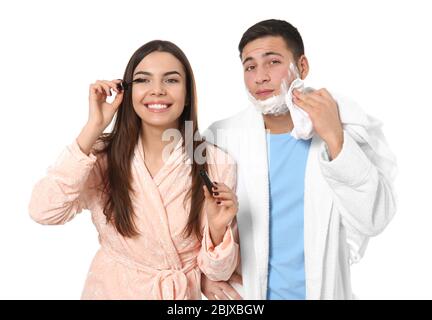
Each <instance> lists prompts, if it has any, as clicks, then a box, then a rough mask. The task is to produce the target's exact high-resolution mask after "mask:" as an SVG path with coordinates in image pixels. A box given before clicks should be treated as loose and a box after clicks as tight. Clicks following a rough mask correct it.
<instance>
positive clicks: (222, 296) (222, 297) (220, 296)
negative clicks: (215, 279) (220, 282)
mask: <svg viewBox="0 0 432 320" xmlns="http://www.w3.org/2000/svg"><path fill="white" fill-rule="evenodd" d="M215 297H216V299H217V300H231V299H230V298H229V297H228V296H227V295H226V294H225V292H223V291H222V290H218V291H217V292H216V293H215Z"/></svg>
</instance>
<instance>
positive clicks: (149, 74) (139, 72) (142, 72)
mask: <svg viewBox="0 0 432 320" xmlns="http://www.w3.org/2000/svg"><path fill="white" fill-rule="evenodd" d="M138 74H142V75H144V76H152V75H153V73H151V72H147V71H138V72H136V73H135V74H134V76H136V75H138ZM172 74H178V75H179V76H180V77H181V74H180V72H178V71H175V70H174V71H168V72H165V73H164V74H163V76H164V77H166V76H170V75H172Z"/></svg>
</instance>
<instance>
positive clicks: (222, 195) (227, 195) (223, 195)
mask: <svg viewBox="0 0 432 320" xmlns="http://www.w3.org/2000/svg"><path fill="white" fill-rule="evenodd" d="M213 197H214V198H215V199H217V200H218V201H224V200H231V201H233V202H237V196H236V195H235V194H234V193H233V192H217V194H214V193H213Z"/></svg>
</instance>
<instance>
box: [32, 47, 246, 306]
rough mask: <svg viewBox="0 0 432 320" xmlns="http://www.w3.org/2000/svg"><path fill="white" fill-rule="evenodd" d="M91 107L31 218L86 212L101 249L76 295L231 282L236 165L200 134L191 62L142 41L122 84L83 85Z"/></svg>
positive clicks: (170, 290) (190, 293)
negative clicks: (203, 279)
mask: <svg viewBox="0 0 432 320" xmlns="http://www.w3.org/2000/svg"><path fill="white" fill-rule="evenodd" d="M112 91H113V92H115V93H116V96H115V98H114V100H113V101H112V102H111V103H109V102H107V97H108V96H111V95H112ZM89 105H90V106H89V118H88V121H87V123H86V125H85V126H84V127H83V129H82V131H81V133H80V134H79V136H78V137H77V138H76V139H75V140H74V141H73V142H72V143H71V144H70V145H69V146H67V148H66V149H65V150H64V152H63V153H62V155H61V156H60V157H59V159H58V160H57V162H55V164H54V165H53V166H51V167H50V168H49V169H48V172H47V175H46V176H45V177H44V178H43V179H41V180H40V181H39V182H38V183H37V184H36V185H35V186H34V189H33V193H32V197H31V200H30V205H29V211H30V215H31V217H32V218H33V219H34V220H35V221H37V222H39V223H41V224H64V223H65V222H67V221H70V220H71V219H72V218H73V217H75V215H76V214H77V213H80V212H81V211H82V210H83V209H88V210H90V211H91V213H92V220H93V222H94V224H95V226H96V229H97V231H98V233H99V242H100V245H101V246H100V249H99V250H98V252H97V253H96V256H95V258H94V260H93V262H92V264H91V267H90V271H89V273H88V276H87V280H86V283H85V287H84V291H83V294H82V298H83V299H200V298H201V288H200V279H201V272H203V273H204V274H205V275H206V276H207V277H208V278H209V279H211V280H214V281H219V280H227V279H228V278H230V276H231V274H232V273H233V271H234V270H235V268H236V266H237V265H238V262H239V245H238V243H237V241H238V240H237V239H238V236H237V234H236V232H237V228H236V222H235V215H236V212H237V208H238V204H237V198H236V196H235V192H234V190H235V186H236V177H235V169H236V168H235V164H234V161H233V160H232V159H231V158H230V157H229V156H228V155H227V154H226V153H224V152H223V151H221V150H219V149H217V148H216V147H215V146H213V145H210V144H207V143H205V142H202V140H201V138H200V136H199V131H198V126H197V110H196V108H197V105H196V92H195V82H194V76H193V72H192V69H191V66H190V64H189V61H188V60H187V58H186V56H185V55H184V53H183V52H182V51H181V50H180V49H179V48H178V47H177V46H176V45H174V44H173V43H171V42H167V41H159V40H158V41H152V42H149V43H147V44H145V45H144V46H142V47H141V48H139V49H138V50H137V51H136V52H135V53H134V54H133V56H132V57H131V59H130V61H129V63H128V65H127V67H126V71H125V73H124V78H123V81H122V80H113V81H96V82H95V83H93V84H91V85H90V93H89ZM114 115H116V119H115V123H114V126H113V129H112V131H111V132H110V133H103V131H104V130H105V129H106V128H107V127H108V125H109V124H110V122H111V121H112V119H113V118H114ZM188 131H189V132H188ZM176 132H177V133H178V138H177V139H176V137H175V136H174V141H171V140H172V139H171V140H168V141H166V140H167V139H166V136H167V134H172V133H176ZM189 136H190V137H189ZM197 155H198V156H197ZM197 157H198V158H203V159H204V160H205V161H197ZM201 160H202V159H201ZM200 170H205V171H207V172H208V174H209V176H210V179H211V180H212V181H214V182H213V184H214V186H215V188H213V190H211V192H209V190H208V189H207V187H206V186H205V184H204V183H203V181H202V179H201V177H200Z"/></svg>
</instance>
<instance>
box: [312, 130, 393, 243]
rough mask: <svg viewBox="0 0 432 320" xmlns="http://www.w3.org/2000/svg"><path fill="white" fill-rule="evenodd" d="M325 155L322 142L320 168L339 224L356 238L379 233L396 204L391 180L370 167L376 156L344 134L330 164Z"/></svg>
mask: <svg viewBox="0 0 432 320" xmlns="http://www.w3.org/2000/svg"><path fill="white" fill-rule="evenodd" d="M381 142H383V141H381ZM328 155H329V153H328V150H327V146H326V145H325V143H323V146H322V150H321V152H320V155H319V162H320V168H321V171H322V174H323V176H324V178H325V179H326V181H327V182H328V184H329V186H330V188H331V190H332V191H333V195H334V204H335V205H336V207H337V209H338V211H339V212H340V214H341V217H342V223H343V224H344V225H345V226H346V227H347V230H354V231H355V232H356V233H358V234H359V235H363V236H375V235H377V234H379V233H380V232H381V231H382V230H383V229H384V228H385V227H386V226H387V224H388V223H389V222H390V220H391V219H392V217H393V215H394V213H395V211H396V204H395V196H394V190H393V187H392V181H391V179H390V178H389V177H388V176H386V175H385V174H384V170H380V168H379V166H377V165H375V164H374V157H376V154H374V152H373V151H372V149H371V148H370V147H369V145H368V144H362V145H360V144H358V143H357V142H356V141H355V140H354V139H353V138H352V137H351V136H350V134H348V133H347V132H346V131H344V143H343V147H342V150H341V152H340V153H339V155H338V156H337V157H336V158H335V159H333V160H332V161H329V156H328Z"/></svg>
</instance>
